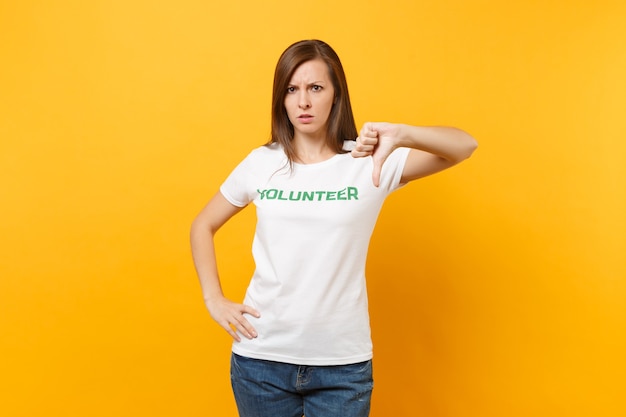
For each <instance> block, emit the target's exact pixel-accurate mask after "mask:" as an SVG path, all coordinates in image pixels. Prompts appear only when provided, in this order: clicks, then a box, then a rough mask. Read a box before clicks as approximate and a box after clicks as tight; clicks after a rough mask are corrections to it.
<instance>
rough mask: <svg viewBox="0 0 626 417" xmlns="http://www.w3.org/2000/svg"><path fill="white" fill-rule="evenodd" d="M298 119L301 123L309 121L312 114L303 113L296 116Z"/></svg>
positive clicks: (311, 118) (311, 119)
mask: <svg viewBox="0 0 626 417" xmlns="http://www.w3.org/2000/svg"><path fill="white" fill-rule="evenodd" d="M298 120H300V121H301V122H302V123H310V122H312V121H313V115H311V114H308V113H304V114H301V115H300V116H298Z"/></svg>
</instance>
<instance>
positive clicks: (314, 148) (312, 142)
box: [293, 136, 335, 164]
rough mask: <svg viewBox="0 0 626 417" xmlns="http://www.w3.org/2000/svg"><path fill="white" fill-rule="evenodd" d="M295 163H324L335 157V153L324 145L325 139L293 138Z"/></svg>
mask: <svg viewBox="0 0 626 417" xmlns="http://www.w3.org/2000/svg"><path fill="white" fill-rule="evenodd" d="M293 144H294V149H295V151H296V161H297V162H300V163H303V164H312V163H316V162H321V161H324V160H326V159H328V158H331V157H333V156H334V155H335V152H334V151H333V150H332V149H331V148H330V147H329V146H328V144H327V143H326V138H316V139H314V138H309V137H302V136H299V137H294V139H293Z"/></svg>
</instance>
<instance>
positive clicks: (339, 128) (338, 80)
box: [269, 39, 358, 166]
mask: <svg viewBox="0 0 626 417" xmlns="http://www.w3.org/2000/svg"><path fill="white" fill-rule="evenodd" d="M314 59H321V60H322V61H324V62H325V63H326V65H327V66H328V73H329V75H330V79H331V81H332V83H333V87H334V90H335V101H334V104H333V107H332V109H331V111H330V115H329V117H328V123H327V131H326V141H327V144H328V146H329V147H330V148H331V149H332V150H334V151H335V152H336V153H345V152H347V151H344V150H343V141H344V140H348V139H356V137H357V135H358V133H357V130H356V123H355V122H354V115H353V114H352V105H351V104H350V96H349V94H348V83H347V82H346V75H345V73H344V71H343V66H342V65H341V61H340V60H339V56H337V53H336V52H335V51H334V50H333V49H332V48H331V47H330V46H329V45H328V44H326V43H325V42H322V41H320V40H316V39H312V40H304V41H299V42H296V43H294V44H293V45H291V46H289V47H288V48H287V49H286V50H285V51H284V52H283V53H282V55H281V56H280V58H279V59H278V63H277V64H276V70H275V72H274V87H273V91H272V133H271V139H270V142H269V144H271V143H279V144H280V145H282V147H283V149H284V151H285V154H286V155H287V158H288V159H289V165H290V166H292V165H293V161H294V160H295V158H296V153H295V149H294V146H293V137H294V128H293V125H292V124H291V121H290V120H289V117H288V116H287V111H286V110H285V96H286V95H287V86H288V85H289V82H290V81H291V77H292V76H293V73H294V72H295V71H296V69H297V68H298V67H299V66H300V65H302V64H303V63H305V62H307V61H311V60H314Z"/></svg>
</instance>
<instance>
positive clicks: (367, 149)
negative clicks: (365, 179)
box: [352, 122, 401, 187]
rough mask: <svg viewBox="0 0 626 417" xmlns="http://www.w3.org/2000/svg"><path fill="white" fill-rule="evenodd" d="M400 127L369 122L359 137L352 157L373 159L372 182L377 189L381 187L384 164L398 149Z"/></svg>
mask: <svg viewBox="0 0 626 417" xmlns="http://www.w3.org/2000/svg"><path fill="white" fill-rule="evenodd" d="M400 126H401V125H398V124H392V123H373V122H368V123H365V124H364V125H363V128H361V132H359V137H358V138H356V146H355V147H354V149H353V150H352V156H353V157H354V158H363V157H366V156H371V157H372V161H373V163H374V170H373V172H372V181H373V182H374V185H375V186H376V187H378V186H379V185H380V173H381V171H382V169H383V164H384V163H385V161H386V160H387V158H388V157H389V155H390V154H391V152H393V150H394V149H396V148H397V147H398V146H397V143H398V137H399V135H400Z"/></svg>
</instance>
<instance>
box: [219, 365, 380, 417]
mask: <svg viewBox="0 0 626 417" xmlns="http://www.w3.org/2000/svg"><path fill="white" fill-rule="evenodd" d="M230 375H231V382H232V386H233V392H234V394H235V401H236V402H237V409H238V410H239V416H240V417H302V416H303V415H305V416H306V417H367V416H368V415H369V411H370V399H371V396H372V389H373V386H374V382H373V379H372V361H371V360H369V361H366V362H360V363H355V364H351V365H337V366H304V365H292V364H288V363H281V362H272V361H265V360H260V359H251V358H246V357H243V356H239V355H236V354H234V353H233V354H232V358H231V371H230Z"/></svg>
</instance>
